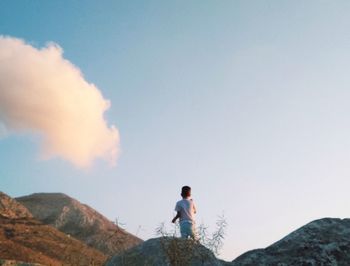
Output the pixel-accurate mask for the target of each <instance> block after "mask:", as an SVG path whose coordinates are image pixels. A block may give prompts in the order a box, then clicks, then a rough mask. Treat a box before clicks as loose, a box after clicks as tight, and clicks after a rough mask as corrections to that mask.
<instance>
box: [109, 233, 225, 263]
mask: <svg viewBox="0 0 350 266" xmlns="http://www.w3.org/2000/svg"><path fill="white" fill-rule="evenodd" d="M122 265H133V266H147V265H153V266H170V265H191V266H199V265H201V266H221V265H223V264H222V263H221V261H219V260H218V259H216V258H215V256H214V254H213V253H212V252H211V251H210V250H209V249H207V248H206V247H204V246H202V245H201V244H199V243H198V242H194V241H192V240H187V239H181V238H173V237H160V238H153V239H149V240H147V241H145V242H143V243H142V244H140V245H138V246H136V247H134V248H132V249H130V250H127V251H125V252H123V253H121V254H118V255H116V256H113V257H112V258H111V259H110V260H109V261H108V262H107V263H106V266H122Z"/></svg>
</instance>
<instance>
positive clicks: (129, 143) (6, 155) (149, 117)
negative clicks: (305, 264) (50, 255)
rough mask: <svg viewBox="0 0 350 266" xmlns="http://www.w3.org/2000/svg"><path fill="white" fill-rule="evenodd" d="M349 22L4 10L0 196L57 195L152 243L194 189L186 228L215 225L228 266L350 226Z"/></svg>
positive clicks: (303, 11)
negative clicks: (327, 224)
mask: <svg viewBox="0 0 350 266" xmlns="http://www.w3.org/2000/svg"><path fill="white" fill-rule="evenodd" d="M349 12H350V2H348V1H277V0H276V1H203V0H201V1H199V0H198V1H180V0H178V1H152V0H149V1H137V0H136V1H16V0H15V1H1V2H0V35H2V36H7V38H4V37H2V39H0V57H1V56H3V55H5V57H6V55H9V54H10V55H11V56H9V57H6V58H7V59H6V60H4V58H2V60H0V190H1V191H3V192H5V193H7V194H9V195H10V196H13V197H16V196H22V195H27V194H31V193H35V192H63V193H66V194H67V195H69V196H71V197H74V198H76V199H78V200H79V201H81V202H83V203H86V204H88V205H90V206H91V207H93V208H95V209H96V210H98V211H99V212H100V213H102V214H103V215H105V216H106V217H108V218H109V219H110V220H115V219H118V221H119V222H120V223H122V224H123V225H124V226H125V228H126V229H127V230H128V231H129V232H131V233H133V234H136V235H138V236H139V237H141V238H143V239H149V238H152V237H155V229H156V228H157V227H158V226H159V224H160V223H162V222H165V223H166V225H167V226H168V228H170V229H171V228H172V225H171V223H170V221H171V219H172V218H173V215H174V210H173V209H174V207H175V203H176V201H177V200H179V199H180V190H181V187H182V186H183V185H190V186H191V187H192V194H193V199H194V201H195V202H196V205H197V209H198V214H197V216H196V219H197V224H200V223H203V224H205V225H207V226H209V231H214V230H215V222H216V220H217V219H218V216H220V215H222V214H224V216H225V219H226V222H227V224H228V227H227V230H226V237H225V240H224V247H223V249H222V251H221V255H220V257H221V258H223V259H226V260H232V259H234V258H235V257H237V256H239V255H240V254H242V253H244V252H246V251H248V250H251V249H255V248H263V247H266V246H268V245H270V244H272V243H274V242H276V241H277V240H279V239H280V238H282V237H284V236H285V235H287V234H288V233H290V232H291V231H293V230H295V229H297V228H299V227H301V226H303V225H305V224H306V223H308V222H311V221H312V220H315V219H319V218H323V217H340V218H345V217H349V216H350V194H349V193H348V191H349V186H350V138H349V136H350V120H349V117H350V105H349V104H348V102H349V100H348V99H349V98H350V90H349V87H350V75H349V69H350V34H349V33H350V32H349V29H350V17H349V16H348V14H349ZM4 39H6V40H9V42H6V43H7V44H8V43H9V44H8V45H7V44H6V45H7V46H6V45H5V44H4ZM16 45H17V46H16ZM9 47H10V48H9ZM13 47H17V48H18V49H17V48H16V49H15V48H13ZM9 49H14V50H13V52H12V53H9V52H8V51H9ZM11 51H12V50H11ZM21 51H22V52H23V51H26V52H25V53H24V52H23V53H24V56H20V55H23V54H22V52H21ZM28 54H30V55H31V56H29V55H28ZM17 55H19V56H17ZM38 58H41V59H40V60H42V61H40V60H39V59H38ZM47 58H51V59H52V61H50V60H51V59H47ZM31 60H32V61H31ZM38 60H39V61H40V62H42V63H40V65H38V64H39V63H37V62H39V61H38ZM24 62H25V63H26V65H27V68H23V69H22V68H21V66H23V64H24ZM50 62H51V63H50ZM52 62H54V63H52ZM56 64H57V65H56ZM12 65H13V67H12ZM21 71H22V72H21ZM28 71H30V73H34V74H28ZM72 73H73V74H72ZM61 75H62V77H63V78H61ZM34 77H36V79H35V80H34ZM66 78H67V80H66ZM52 80H55V82H53V83H52ZM62 80H64V82H63V81H62ZM66 81H67V82H66ZM69 82H73V83H69ZM41 83H43V84H49V85H47V86H46V87H45V86H41V85H40V84H41ZM9 84H10V85H9ZM33 84H34V85H33ZM72 84H73V85H72ZM47 88H49V90H51V89H52V90H51V92H50V93H49V94H46V93H48V91H47V90H46V89H47ZM14 91H16V93H17V94H15V93H14ZM82 92H84V93H82ZM43 99H45V101H43ZM87 99H91V101H90V100H89V101H88V100H87ZM67 102H68V103H69V104H68V105H67V106H69V107H67V106H66V105H65V103H67ZM29 103H33V104H34V105H35V106H36V104H39V103H40V104H42V105H40V104H39V105H38V106H42V108H41V109H40V108H39V107H38V108H39V109H35V108H33V104H29ZM90 104H91V105H90ZM57 106H59V107H60V108H61V109H59V111H57V110H56V109H55V108H54V107H57ZM57 108H58V107H57ZM67 108H68V109H69V111H67ZM55 110H56V111H57V112H56V111H55ZM62 112H63V113H64V115H62V116H61V113H62ZM18 114H20V115H18ZM29 114H32V115H29ZM43 114H44V115H43ZM57 114H60V115H59V116H55V115H57ZM38 116H39V118H40V121H46V122H47V121H49V122H48V123H49V124H50V126H49V127H47V124H46V122H43V123H39V122H37V121H38V120H37V118H38ZM43 117H44V118H43ZM72 117H74V119H73V118H72ZM39 118H38V119H39ZM71 118H72V120H70V119H71ZM42 119H44V120H42ZM67 120H69V121H68V122H67ZM83 121H85V122H86V123H85V122H84V123H83ZM56 122H57V123H56ZM66 122H67V123H66ZM68 124H69V126H68ZM56 132H60V133H62V135H60V134H58V133H57V134H56ZM67 134H68V135H67ZM62 136H64V137H62ZM67 136H69V141H68V140H67V139H65V137H67ZM60 141H63V142H60ZM75 143H76V145H75ZM65 145H66V146H65ZM85 145H87V146H85ZM75 147H78V148H75ZM82 156H83V158H82ZM81 158H82V159H81ZM111 161H112V163H111Z"/></svg>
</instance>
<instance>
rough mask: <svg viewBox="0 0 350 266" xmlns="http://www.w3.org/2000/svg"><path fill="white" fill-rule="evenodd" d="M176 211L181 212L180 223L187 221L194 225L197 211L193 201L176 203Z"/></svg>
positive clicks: (184, 200)
mask: <svg viewBox="0 0 350 266" xmlns="http://www.w3.org/2000/svg"><path fill="white" fill-rule="evenodd" d="M175 211H177V212H180V223H181V222H185V221H186V222H191V223H194V214H195V213H196V212H197V211H196V206H195V205H194V202H193V200H192V199H182V200H179V201H178V202H177V203H176V206H175Z"/></svg>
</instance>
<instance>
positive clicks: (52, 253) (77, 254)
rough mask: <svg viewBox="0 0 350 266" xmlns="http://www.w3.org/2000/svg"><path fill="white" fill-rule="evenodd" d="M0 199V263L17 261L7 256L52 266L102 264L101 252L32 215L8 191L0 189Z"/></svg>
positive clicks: (104, 258) (7, 263)
mask: <svg viewBox="0 0 350 266" xmlns="http://www.w3.org/2000/svg"><path fill="white" fill-rule="evenodd" d="M0 203H1V207H0V243H1V244H0V259H1V260H0V262H1V263H2V265H21V263H16V264H11V260H14V261H24V262H26V263H40V264H43V265H53V266H56V265H57V266H58V265H62V264H64V265H69V264H70V265H90V264H91V263H94V264H95V265H103V263H104V262H105V261H106V259H107V257H106V256H105V255H104V254H102V253H101V252H99V251H97V250H95V249H93V248H90V247H88V246H87V245H85V244H84V243H82V242H80V241H79V240H76V239H74V238H73V237H69V236H67V235H66V234H64V233H62V232H60V231H58V230H57V229H55V228H54V227H52V226H48V225H44V224H43V223H41V222H40V221H38V220H36V219H35V218H33V216H32V214H31V213H30V212H29V211H28V210H27V209H26V207H24V206H23V205H21V204H20V203H19V202H17V201H16V200H14V199H12V198H11V197H9V196H8V195H6V194H4V193H0ZM22 265H25V264H22ZM27 265H28V264H27Z"/></svg>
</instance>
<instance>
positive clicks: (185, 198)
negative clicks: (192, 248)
mask: <svg viewBox="0 0 350 266" xmlns="http://www.w3.org/2000/svg"><path fill="white" fill-rule="evenodd" d="M181 197H182V200H180V201H178V202H177V203H176V206H175V211H176V212H177V214H176V216H175V217H174V219H173V220H172V223H175V222H176V220H177V219H178V218H180V232H181V237H182V238H188V237H191V238H192V239H196V232H195V220H194V215H195V213H196V212H197V211H196V206H195V205H194V202H193V200H192V199H191V188H190V187H189V186H183V187H182V189H181Z"/></svg>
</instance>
